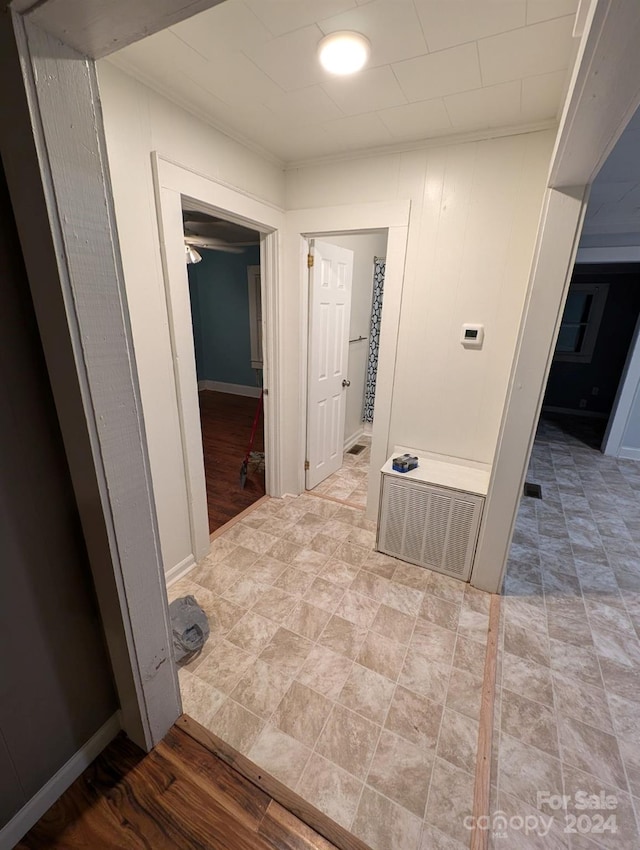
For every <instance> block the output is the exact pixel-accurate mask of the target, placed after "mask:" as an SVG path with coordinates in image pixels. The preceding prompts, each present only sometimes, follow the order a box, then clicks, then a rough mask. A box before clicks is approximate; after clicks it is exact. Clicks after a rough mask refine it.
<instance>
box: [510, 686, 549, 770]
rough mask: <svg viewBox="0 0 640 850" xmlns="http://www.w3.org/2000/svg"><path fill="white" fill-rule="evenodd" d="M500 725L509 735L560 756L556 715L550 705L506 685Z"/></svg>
mask: <svg viewBox="0 0 640 850" xmlns="http://www.w3.org/2000/svg"><path fill="white" fill-rule="evenodd" d="M501 724H502V731H503V732H506V733H507V734H508V735H512V736H513V737H514V738H518V739H519V740H520V741H522V742H523V743H525V744H528V745H529V746H532V747H537V748H538V749H539V750H543V752H545V753H549V755H552V756H554V757H555V758H558V757H559V752H558V729H557V725H556V717H555V713H554V712H553V710H552V709H551V708H549V707H548V706H546V705H542V704H541V703H539V702H534V701H533V700H529V699H526V698H525V697H523V696H520V695H519V694H514V693H513V692H512V691H508V690H507V689H506V688H503V689H502V712H501Z"/></svg>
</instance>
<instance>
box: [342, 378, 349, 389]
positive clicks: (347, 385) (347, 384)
mask: <svg viewBox="0 0 640 850" xmlns="http://www.w3.org/2000/svg"><path fill="white" fill-rule="evenodd" d="M342 386H343V387H350V386H351V381H347V379H346V378H345V379H344V381H343V382H342Z"/></svg>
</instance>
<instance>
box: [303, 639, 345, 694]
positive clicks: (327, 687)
mask: <svg viewBox="0 0 640 850" xmlns="http://www.w3.org/2000/svg"><path fill="white" fill-rule="evenodd" d="M352 667H353V661H352V660H351V659H350V658H347V657H346V656H344V655H340V654H338V653H337V652H334V651H333V650H332V649H328V648H327V647H325V646H320V645H316V646H314V647H313V649H312V650H311V652H310V653H309V655H308V657H307V660H306V661H305V662H304V664H303V665H302V668H301V669H300V671H299V672H298V674H297V676H296V679H297V680H298V681H299V682H302V684H303V685H307V686H308V687H309V688H313V690H314V691H318V693H321V694H323V695H324V696H326V697H328V698H329V699H331V700H335V699H337V697H338V695H339V693H340V691H341V690H342V688H343V686H344V683H345V682H346V680H347V676H348V675H349V673H350V672H351V668H352Z"/></svg>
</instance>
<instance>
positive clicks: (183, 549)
mask: <svg viewBox="0 0 640 850" xmlns="http://www.w3.org/2000/svg"><path fill="white" fill-rule="evenodd" d="M98 75H99V83H100V95H101V99H102V108H103V112H104V121H105V132H106V137H107V150H108V155H109V167H110V171H111V179H112V183H113V193H114V200H115V208H116V220H117V226H118V233H119V237H120V247H121V252H122V261H123V267H124V276H125V283H126V286H127V297H128V302H129V312H130V315H131V325H132V330H133V337H134V343H135V355H136V361H137V365H138V373H139V375H140V388H141V394H142V405H143V412H144V418H145V426H146V431H147V439H148V443H149V454H150V461H151V471H152V476H153V484H154V492H155V496H156V507H157V512H158V523H159V528H160V539H161V543H162V555H163V559H164V564H165V570H168V569H170V568H171V567H174V566H176V565H177V564H180V563H181V562H183V561H187V560H188V559H190V557H191V554H192V547H191V531H190V526H189V516H188V512H187V495H186V484H185V469H184V457H183V452H182V444H181V439H180V426H179V419H178V409H177V402H176V388H175V380H174V372H173V363H172V355H171V346H170V338H169V326H168V319H167V308H166V300H165V293H164V280H163V276H162V267H161V261H160V248H159V241H158V227H157V220H156V209H155V198H154V190H153V180H152V172H151V152H152V151H158V152H160V153H162V154H164V155H165V156H167V157H169V158H171V159H173V160H174V161H176V162H178V163H181V164H184V165H188V166H190V167H191V168H193V169H195V170H197V171H199V172H200V173H202V174H205V175H207V176H210V177H214V178H216V179H218V180H221V181H224V182H227V183H230V184H232V185H234V186H236V187H238V188H239V189H242V190H244V191H246V192H247V193H250V194H253V195H257V196H258V197H260V198H261V199H263V200H266V201H269V202H271V203H273V204H274V205H277V206H280V205H282V203H283V189H284V187H283V177H282V172H281V171H280V169H279V168H278V167H276V166H275V165H273V164H272V163H269V162H267V161H266V160H263V159H262V158H260V157H259V156H257V155H256V154H254V153H252V152H251V151H249V150H248V149H246V148H244V147H242V146H241V145H239V144H238V143H236V142H234V141H233V140H231V139H229V138H228V137H226V136H224V135H223V134H221V133H219V132H218V131H217V130H215V129H213V128H212V127H210V126H208V125H207V124H204V123H203V122H202V121H200V120H198V119H197V118H195V117H194V116H193V115H190V114H189V113H187V112H185V111H183V110H182V109H180V108H179V107H178V106H176V105H175V104H173V103H171V102H170V101H168V100H166V99H165V98H163V97H161V96H160V95H158V94H156V93H155V92H153V91H151V89H149V88H147V87H146V86H144V85H142V84H141V83H139V82H137V81H136V80H134V79H133V78H131V77H129V76H128V75H126V74H124V73H123V72H122V71H120V70H119V69H117V68H115V67H114V66H113V65H111V64H110V63H108V62H106V61H101V62H98Z"/></svg>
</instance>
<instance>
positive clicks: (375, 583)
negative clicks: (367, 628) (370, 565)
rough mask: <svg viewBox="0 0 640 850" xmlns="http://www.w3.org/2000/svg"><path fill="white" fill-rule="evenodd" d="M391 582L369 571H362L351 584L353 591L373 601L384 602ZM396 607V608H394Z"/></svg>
mask: <svg viewBox="0 0 640 850" xmlns="http://www.w3.org/2000/svg"><path fill="white" fill-rule="evenodd" d="M390 583H391V582H390V581H389V580H388V579H386V578H384V577H383V576H379V575H376V574H375V573H371V572H369V571H368V570H364V569H363V570H360V572H359V573H358V574H357V575H356V577H355V578H354V580H353V581H352V582H351V590H353V591H355V592H356V593H362V594H363V595H364V596H370V597H371V598H372V599H375V600H377V601H378V602H382V600H383V598H384V596H385V594H386V593H387V590H388V588H389V585H390ZM393 607H395V606H393Z"/></svg>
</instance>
